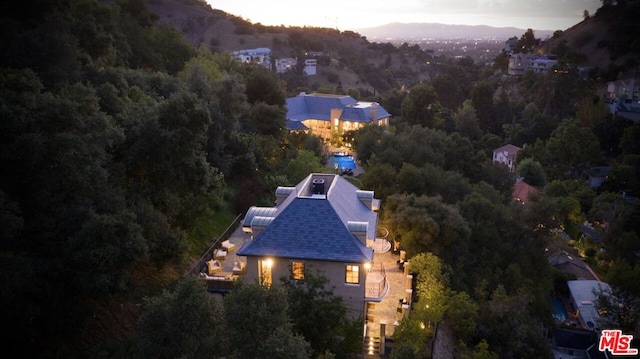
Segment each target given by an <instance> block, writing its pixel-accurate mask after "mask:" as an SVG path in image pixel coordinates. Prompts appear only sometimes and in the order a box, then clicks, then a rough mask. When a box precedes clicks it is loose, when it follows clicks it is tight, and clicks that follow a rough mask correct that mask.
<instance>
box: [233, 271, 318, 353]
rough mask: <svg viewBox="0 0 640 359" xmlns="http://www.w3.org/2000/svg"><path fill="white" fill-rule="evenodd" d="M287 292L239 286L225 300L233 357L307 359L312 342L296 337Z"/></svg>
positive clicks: (271, 288) (279, 287)
mask: <svg viewBox="0 0 640 359" xmlns="http://www.w3.org/2000/svg"><path fill="white" fill-rule="evenodd" d="M288 311H289V302H288V300H287V293H286V291H285V289H284V288H283V287H282V286H280V285H272V286H270V287H266V286H263V285H260V284H258V283H244V284H240V285H239V286H237V287H236V288H235V289H234V290H233V291H232V292H230V293H229V294H228V295H227V296H225V298H224V312H225V323H226V328H227V330H228V338H229V344H230V348H231V350H232V355H235V356H236V357H239V358H274V357H277V358H292V359H293V358H308V357H309V343H307V342H306V341H305V340H304V338H303V337H301V336H297V335H294V334H293V328H292V323H291V318H290V317H289V312H288Z"/></svg>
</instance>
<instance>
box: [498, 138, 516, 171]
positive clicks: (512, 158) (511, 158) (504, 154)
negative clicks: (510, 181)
mask: <svg viewBox="0 0 640 359" xmlns="http://www.w3.org/2000/svg"><path fill="white" fill-rule="evenodd" d="M521 149H522V148H520V147H518V146H514V145H511V144H508V145H504V146H502V147H498V148H496V149H495V150H493V162H498V163H502V164H503V165H505V166H507V167H509V172H515V170H516V156H517V155H518V152H520V150H521Z"/></svg>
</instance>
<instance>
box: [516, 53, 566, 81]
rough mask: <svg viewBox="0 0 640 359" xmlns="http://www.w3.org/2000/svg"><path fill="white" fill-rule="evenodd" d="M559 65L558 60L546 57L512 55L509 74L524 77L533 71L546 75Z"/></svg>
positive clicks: (521, 54)
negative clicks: (526, 73) (527, 72)
mask: <svg viewBox="0 0 640 359" xmlns="http://www.w3.org/2000/svg"><path fill="white" fill-rule="evenodd" d="M557 63H558V60H556V59H554V58H552V57H550V56H546V55H536V54H523V53H517V54H511V56H509V67H508V68H507V74H508V75H510V76H522V75H524V73H525V71H527V70H532V71H533V72H534V73H536V74H544V73H547V72H548V71H549V70H550V69H551V68H552V67H553V66H555V65H556V64H557Z"/></svg>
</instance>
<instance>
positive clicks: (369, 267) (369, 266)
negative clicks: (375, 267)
mask: <svg viewBox="0 0 640 359" xmlns="http://www.w3.org/2000/svg"><path fill="white" fill-rule="evenodd" d="M364 269H367V270H369V269H371V263H369V262H367V263H365V264H364Z"/></svg>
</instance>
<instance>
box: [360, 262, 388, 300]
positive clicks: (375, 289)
mask: <svg viewBox="0 0 640 359" xmlns="http://www.w3.org/2000/svg"><path fill="white" fill-rule="evenodd" d="M388 287H389V281H388V280H387V275H386V273H385V270H384V265H383V264H382V262H374V263H372V264H371V268H369V270H368V272H367V275H366V279H365V297H366V299H367V300H369V301H376V300H382V299H383V298H384V297H385V296H386V295H387V292H388V289H389V288H388Z"/></svg>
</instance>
